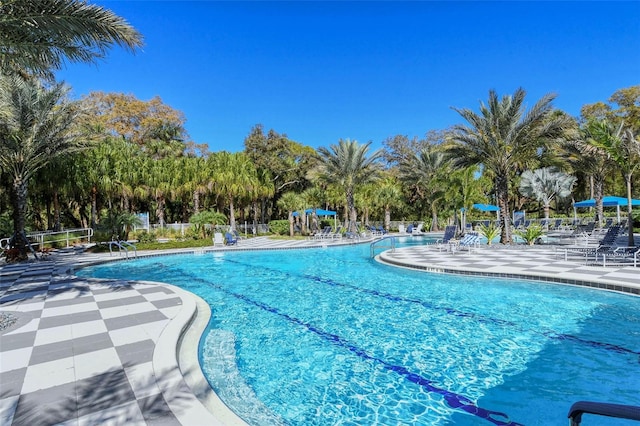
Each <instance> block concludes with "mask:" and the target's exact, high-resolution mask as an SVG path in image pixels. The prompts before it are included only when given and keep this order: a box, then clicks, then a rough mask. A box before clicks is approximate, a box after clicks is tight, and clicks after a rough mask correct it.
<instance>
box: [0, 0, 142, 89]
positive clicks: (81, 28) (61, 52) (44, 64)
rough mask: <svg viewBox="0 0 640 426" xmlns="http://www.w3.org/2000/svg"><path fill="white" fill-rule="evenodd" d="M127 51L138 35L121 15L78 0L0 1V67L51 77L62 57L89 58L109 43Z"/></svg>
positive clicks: (101, 54) (138, 43) (136, 44)
mask: <svg viewBox="0 0 640 426" xmlns="http://www.w3.org/2000/svg"><path fill="white" fill-rule="evenodd" d="M114 44H115V45H119V46H121V47H124V48H126V49H129V50H131V51H134V50H135V49H136V48H138V47H140V46H142V36H141V35H140V33H138V32H137V31H136V30H135V29H134V28H133V27H132V26H131V25H130V24H129V23H127V21H125V20H124V19H123V18H121V17H119V16H117V15H115V14H114V13H113V12H111V11H110V10H108V9H105V8H103V7H101V6H97V5H90V4H87V3H86V2H85V1H82V0H29V1H25V0H9V1H2V2H0V69H2V70H4V71H5V73H8V72H23V71H25V70H26V71H27V72H28V73H33V74H36V75H40V76H48V77H51V70H52V69H59V68H60V67H61V66H62V64H63V63H64V60H65V59H66V60H69V61H71V62H94V61H95V60H96V59H100V58H102V57H104V56H105V54H106V51H107V49H108V48H109V47H111V46H112V45H114Z"/></svg>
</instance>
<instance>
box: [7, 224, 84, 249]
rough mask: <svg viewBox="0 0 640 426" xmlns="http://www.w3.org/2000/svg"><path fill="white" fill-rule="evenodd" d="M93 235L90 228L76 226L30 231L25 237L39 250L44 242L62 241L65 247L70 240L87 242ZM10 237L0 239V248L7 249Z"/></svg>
mask: <svg viewBox="0 0 640 426" xmlns="http://www.w3.org/2000/svg"><path fill="white" fill-rule="evenodd" d="M91 237H93V229H92V228H76V229H65V230H64V231H40V232H30V233H28V234H27V238H28V239H29V241H31V243H32V245H38V246H39V248H40V250H42V249H43V248H44V245H45V244H51V243H60V242H64V243H65V244H66V246H67V247H69V243H70V242H71V241H83V240H86V242H87V243H90V242H91ZM10 240H11V238H2V239H0V248H2V249H5V250H6V249H8V248H9V243H10Z"/></svg>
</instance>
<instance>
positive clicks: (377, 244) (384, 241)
mask: <svg viewBox="0 0 640 426" xmlns="http://www.w3.org/2000/svg"><path fill="white" fill-rule="evenodd" d="M376 249H391V251H392V252H393V251H394V250H395V249H396V237H383V238H381V239H379V240H376V241H374V242H372V243H371V244H370V245H369V250H370V251H371V257H375V255H376Z"/></svg>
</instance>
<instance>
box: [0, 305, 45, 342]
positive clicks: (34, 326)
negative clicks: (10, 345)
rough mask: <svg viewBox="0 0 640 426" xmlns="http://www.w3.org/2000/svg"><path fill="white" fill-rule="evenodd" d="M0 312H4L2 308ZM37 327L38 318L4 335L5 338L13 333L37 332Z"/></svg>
mask: <svg viewBox="0 0 640 426" xmlns="http://www.w3.org/2000/svg"><path fill="white" fill-rule="evenodd" d="M2 310H3V311H4V310H5V309H4V307H3V308H2ZM39 325H40V318H34V319H32V320H31V321H29V322H28V323H26V324H25V325H23V326H22V327H20V328H16V329H15V330H11V331H10V332H8V333H5V336H8V335H11V334H15V333H26V332H28V331H37V330H38V326H39Z"/></svg>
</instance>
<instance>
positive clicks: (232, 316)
mask: <svg viewBox="0 0 640 426" xmlns="http://www.w3.org/2000/svg"><path fill="white" fill-rule="evenodd" d="M408 241H416V240H411V239H409V240H408ZM369 254H370V252H369V246H368V245H361V246H349V247H332V248H329V249H305V250H278V251H251V252H248V251H247V252H226V253H221V252H219V253H212V254H205V255H176V256H165V257H153V258H147V259H139V260H135V261H128V262H126V263H123V262H117V263H114V264H106V265H102V266H96V267H92V268H87V269H85V270H83V271H80V274H82V275H85V276H94V277H102V278H114V277H118V278H127V279H140V280H152V281H163V282H167V283H171V284H174V285H177V286H180V287H182V288H184V289H186V290H189V291H192V292H194V293H196V294H198V295H199V296H201V297H202V298H203V299H205V300H206V301H207V302H208V303H209V305H210V306H211V310H212V319H211V322H210V325H209V328H208V330H207V331H206V332H205V334H204V335H203V339H202V342H201V347H200V360H201V364H202V368H203V371H204V373H205V375H206V377H207V379H208V380H209V382H210V383H211V385H212V387H213V388H214V389H215V390H216V392H217V393H218V394H219V395H220V396H221V398H222V399H223V400H224V401H225V402H226V403H227V405H229V406H230V407H231V408H232V409H233V410H234V411H236V412H237V413H238V414H239V415H240V416H241V417H243V418H244V419H245V420H247V421H248V422H249V423H250V424H252V425H277V424H286V425H304V426H306V425H452V424H455V425H491V424H512V425H515V424H524V425H557V424H568V421H567V418H566V415H567V412H568V410H569V407H570V406H571V404H572V403H574V402H576V401H578V400H596V401H609V402H616V403H621V404H634V405H640V396H639V395H640V385H639V383H640V299H639V298H636V297H632V296H626V295H621V294H616V293H611V292H604V291H597V290H591V289H586V288H577V287H571V286H563V285H554V284H548V283H539V282H528V281H514V280H502V279H487V278H475V277H463V276H451V275H442V274H431V273H426V272H412V271H407V270H400V269H397V268H393V267H389V266H385V265H381V264H377V263H376V262H375V261H373V260H371V259H370V258H369ZM592 419H593V417H592ZM587 421H588V417H587V416H585V418H584V424H585V425H587V424H589V423H587ZM590 424H599V425H607V424H608V425H614V424H623V423H619V422H616V420H611V419H606V418H597V421H596V422H592V423H590Z"/></svg>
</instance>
